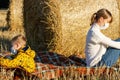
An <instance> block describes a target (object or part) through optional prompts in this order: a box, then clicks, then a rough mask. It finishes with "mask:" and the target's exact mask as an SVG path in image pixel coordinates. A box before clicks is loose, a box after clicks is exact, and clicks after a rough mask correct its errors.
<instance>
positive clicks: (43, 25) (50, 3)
mask: <svg viewBox="0 0 120 80" xmlns="http://www.w3.org/2000/svg"><path fill="white" fill-rule="evenodd" d="M59 11H60V10H59V4H58V2H57V0H35V1H34V0H29V1H28V0H24V21H25V22H24V23H25V25H24V26H25V32H26V36H27V38H28V43H29V44H30V46H32V48H33V49H35V50H38V51H45V50H58V48H61V47H59V46H60V45H61V37H60V36H61V16H60V12H59ZM58 43H59V44H58Z"/></svg>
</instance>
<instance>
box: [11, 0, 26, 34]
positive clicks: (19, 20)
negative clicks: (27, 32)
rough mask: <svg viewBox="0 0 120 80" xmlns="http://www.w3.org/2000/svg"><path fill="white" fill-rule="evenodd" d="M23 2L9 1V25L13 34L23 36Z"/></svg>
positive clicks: (21, 0)
mask: <svg viewBox="0 0 120 80" xmlns="http://www.w3.org/2000/svg"><path fill="white" fill-rule="evenodd" d="M23 2H24V0H10V7H9V10H10V11H9V19H10V21H9V25H10V30H11V31H13V32H15V31H16V32H20V33H21V34H24V28H23V27H24V23H23V22H24V18H23V7H24V4H23Z"/></svg>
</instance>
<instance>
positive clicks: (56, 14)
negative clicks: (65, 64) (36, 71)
mask: <svg viewBox="0 0 120 80" xmlns="http://www.w3.org/2000/svg"><path fill="white" fill-rule="evenodd" d="M18 5H19V6H18ZM100 8H107V9H108V10H110V11H111V12H112V14H113V17H114V20H113V23H112V24H111V25H110V27H109V29H107V30H106V31H103V33H105V34H106V35H107V36H109V37H111V38H112V39H116V38H118V37H119V35H120V34H119V33H120V28H119V26H120V23H119V22H120V20H119V19H120V0H107V1H102V0H96V1H95V0H74V1H73V0H35V1H33V0H29V1H28V0H10V7H9V11H8V13H7V16H6V17H7V18H8V20H9V21H8V22H5V21H4V20H5V15H4V16H2V17H4V20H3V21H2V22H5V24H6V23H7V24H9V26H10V29H8V30H6V31H0V34H1V35H0V37H1V36H2V37H4V38H6V39H10V38H12V37H13V36H15V35H17V34H19V33H21V34H25V35H26V37H27V39H28V43H29V44H30V46H31V47H32V48H33V49H35V50H36V51H41V50H52V51H55V52H58V53H62V54H65V55H71V54H77V53H84V48H85V39H86V34H87V31H88V29H89V28H90V26H89V24H90V18H91V15H92V14H93V13H94V12H96V11H97V10H99V9H100ZM0 14H1V13H0ZM2 17H1V19H2ZM1 19H0V20H1ZM2 24H3V23H2ZM111 34H112V35H111ZM113 34H114V35H113ZM6 39H5V40H6Z"/></svg>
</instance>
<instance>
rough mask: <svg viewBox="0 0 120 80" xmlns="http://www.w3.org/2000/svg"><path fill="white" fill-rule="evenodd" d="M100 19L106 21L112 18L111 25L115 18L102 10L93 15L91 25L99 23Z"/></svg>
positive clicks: (105, 10)
mask: <svg viewBox="0 0 120 80" xmlns="http://www.w3.org/2000/svg"><path fill="white" fill-rule="evenodd" d="M100 17H103V18H104V19H107V18H109V17H111V21H110V23H111V22H112V21H113V17H112V14H111V12H110V11H108V10H107V9H100V10H98V11H97V12H96V13H94V14H93V15H92V17H91V24H90V25H92V24H93V23H94V22H97V21H98V20H99V19H100Z"/></svg>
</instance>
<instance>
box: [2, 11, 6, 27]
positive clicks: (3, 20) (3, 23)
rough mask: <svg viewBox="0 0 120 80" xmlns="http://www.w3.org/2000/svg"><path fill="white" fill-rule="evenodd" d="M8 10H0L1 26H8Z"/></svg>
mask: <svg viewBox="0 0 120 80" xmlns="http://www.w3.org/2000/svg"><path fill="white" fill-rule="evenodd" d="M6 17H7V10H0V27H5V26H7V21H6Z"/></svg>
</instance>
